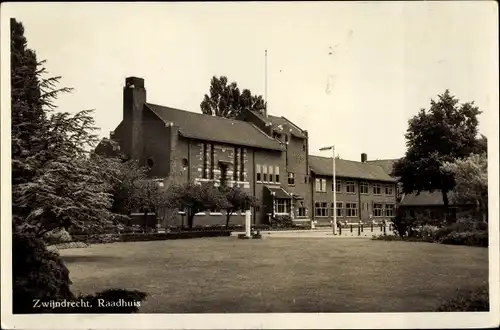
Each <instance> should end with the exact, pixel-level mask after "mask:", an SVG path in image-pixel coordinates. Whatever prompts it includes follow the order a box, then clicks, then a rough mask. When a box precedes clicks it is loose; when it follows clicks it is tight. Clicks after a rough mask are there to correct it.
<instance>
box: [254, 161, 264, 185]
mask: <svg viewBox="0 0 500 330" xmlns="http://www.w3.org/2000/svg"><path fill="white" fill-rule="evenodd" d="M255 167H256V171H257V182H261V181H262V174H261V172H262V168H261V166H260V165H259V164H257V165H256V166H255Z"/></svg>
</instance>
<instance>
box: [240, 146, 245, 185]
mask: <svg viewBox="0 0 500 330" xmlns="http://www.w3.org/2000/svg"><path fill="white" fill-rule="evenodd" d="M244 170H245V148H241V149H240V181H245V175H244V173H243V171H244Z"/></svg>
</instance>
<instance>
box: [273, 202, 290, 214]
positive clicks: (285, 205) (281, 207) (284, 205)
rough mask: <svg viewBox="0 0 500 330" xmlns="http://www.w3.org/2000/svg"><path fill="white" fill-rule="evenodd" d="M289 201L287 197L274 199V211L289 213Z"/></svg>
mask: <svg viewBox="0 0 500 330" xmlns="http://www.w3.org/2000/svg"><path fill="white" fill-rule="evenodd" d="M290 209H291V201H290V200H289V199H277V200H276V213H290Z"/></svg>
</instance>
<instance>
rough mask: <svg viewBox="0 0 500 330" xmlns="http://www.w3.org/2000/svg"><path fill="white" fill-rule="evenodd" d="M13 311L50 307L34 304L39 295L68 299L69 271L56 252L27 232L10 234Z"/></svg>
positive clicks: (27, 311)
mask: <svg viewBox="0 0 500 330" xmlns="http://www.w3.org/2000/svg"><path fill="white" fill-rule="evenodd" d="M12 279H13V293H12V294H13V313H15V314H26V313H43V312H50V311H51V308H36V309H35V308H34V307H33V301H34V300H35V299H40V300H43V301H49V300H64V299H67V300H71V299H74V295H73V294H72V293H71V290H70V288H69V287H70V284H71V281H70V279H69V271H68V269H67V268H66V266H65V265H64V264H63V262H62V260H61V259H60V258H59V255H58V253H56V252H51V251H48V250H47V248H46V247H45V244H44V243H43V241H42V240H41V239H39V238H36V237H34V236H31V235H29V234H21V233H13V235H12Z"/></svg>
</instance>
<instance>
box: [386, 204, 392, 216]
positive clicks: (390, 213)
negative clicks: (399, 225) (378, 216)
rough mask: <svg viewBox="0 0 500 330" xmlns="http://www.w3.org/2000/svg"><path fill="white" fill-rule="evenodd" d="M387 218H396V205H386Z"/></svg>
mask: <svg viewBox="0 0 500 330" xmlns="http://www.w3.org/2000/svg"><path fill="white" fill-rule="evenodd" d="M385 216H386V217H393V216H394V204H385Z"/></svg>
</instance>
